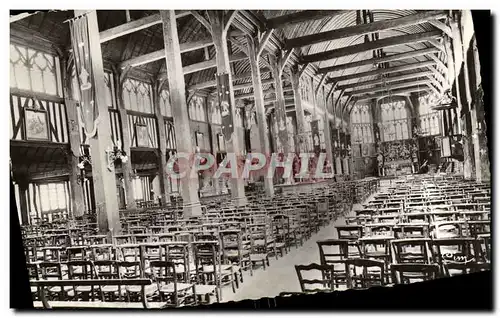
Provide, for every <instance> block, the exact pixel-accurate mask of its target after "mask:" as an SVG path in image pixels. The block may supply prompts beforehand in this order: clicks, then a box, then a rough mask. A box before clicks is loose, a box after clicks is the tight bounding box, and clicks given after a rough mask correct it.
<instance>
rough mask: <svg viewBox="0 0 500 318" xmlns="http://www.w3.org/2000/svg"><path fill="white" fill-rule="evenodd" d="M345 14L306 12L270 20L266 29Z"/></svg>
mask: <svg viewBox="0 0 500 318" xmlns="http://www.w3.org/2000/svg"><path fill="white" fill-rule="evenodd" d="M344 12H345V11H343V10H304V11H299V12H295V13H290V14H286V15H282V16H279V17H275V18H271V19H268V20H267V23H266V27H267V28H268V29H277V28H281V27H285V26H289V25H292V24H297V23H301V22H306V21H313V20H319V19H323V18H326V17H334V16H336V15H339V14H342V13H344Z"/></svg>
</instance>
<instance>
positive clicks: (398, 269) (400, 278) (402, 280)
mask: <svg viewBox="0 0 500 318" xmlns="http://www.w3.org/2000/svg"><path fill="white" fill-rule="evenodd" d="M390 267H391V274H392V281H393V283H395V284H409V283H411V282H413V281H415V280H416V281H427V280H432V279H436V278H437V277H438V275H439V265H437V264H412V263H406V264H391V266H390Z"/></svg>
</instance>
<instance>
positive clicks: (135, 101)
mask: <svg viewBox="0 0 500 318" xmlns="http://www.w3.org/2000/svg"><path fill="white" fill-rule="evenodd" d="M151 91H152V90H151V85H150V84H148V83H145V82H140V81H137V80H134V79H131V78H127V79H126V80H125V82H124V83H123V94H122V95H123V104H124V105H125V109H130V110H135V111H138V112H141V113H150V114H153V113H154V108H153V101H152V99H151V95H152V94H151Z"/></svg>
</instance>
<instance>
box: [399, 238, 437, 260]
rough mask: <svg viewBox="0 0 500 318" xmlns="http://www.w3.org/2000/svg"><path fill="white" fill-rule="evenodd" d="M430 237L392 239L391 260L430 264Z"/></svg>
mask: <svg viewBox="0 0 500 318" xmlns="http://www.w3.org/2000/svg"><path fill="white" fill-rule="evenodd" d="M430 241H431V240H430V239H428V238H410V239H398V240H392V241H391V246H392V249H393V262H394V263H396V264H401V263H421V264H430V262H431V260H432V259H433V257H432V255H431V250H430V246H429V243H430Z"/></svg>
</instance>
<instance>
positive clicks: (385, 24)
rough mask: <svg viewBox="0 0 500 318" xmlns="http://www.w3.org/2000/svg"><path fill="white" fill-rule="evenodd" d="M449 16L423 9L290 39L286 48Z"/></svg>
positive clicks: (443, 12)
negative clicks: (399, 16) (410, 13)
mask: <svg viewBox="0 0 500 318" xmlns="http://www.w3.org/2000/svg"><path fill="white" fill-rule="evenodd" d="M446 16H447V12H446V11H437V10H436V11H422V12H419V13H416V14H412V15H407V16H404V17H401V18H396V19H389V20H382V21H376V22H372V23H367V24H358V25H354V26H349V27H345V28H340V29H335V30H331V31H326V32H321V33H315V34H310V35H306V36H301V37H298V38H293V39H289V40H287V41H286V43H285V49H287V50H288V49H292V48H299V47H303V46H307V45H311V44H316V43H321V42H327V41H333V40H338V39H343V38H348V37H352V36H357V35H364V34H370V33H375V32H380V31H384V30H390V29H397V28H402V27H406V26H410V25H416V24H420V23H424V22H427V21H429V20H432V19H440V18H444V17H446Z"/></svg>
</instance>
